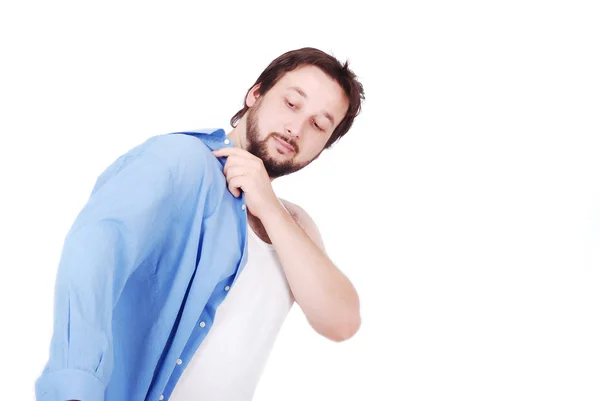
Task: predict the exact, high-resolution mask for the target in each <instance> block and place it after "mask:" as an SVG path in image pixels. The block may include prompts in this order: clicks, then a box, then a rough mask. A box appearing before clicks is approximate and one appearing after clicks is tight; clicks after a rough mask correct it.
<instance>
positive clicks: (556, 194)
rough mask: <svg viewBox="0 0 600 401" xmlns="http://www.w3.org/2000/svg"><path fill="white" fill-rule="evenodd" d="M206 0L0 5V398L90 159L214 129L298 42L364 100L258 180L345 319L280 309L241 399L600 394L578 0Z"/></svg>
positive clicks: (591, 164) (47, 302)
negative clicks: (324, 262)
mask: <svg viewBox="0 0 600 401" xmlns="http://www.w3.org/2000/svg"><path fill="white" fill-rule="evenodd" d="M217 3H219V2H216V1H213V2H205V1H202V2H200V1H197V2H191V1H190V2H176V1H171V2H161V4H157V2H136V3H133V2H126V1H113V2H107V1H104V2H96V3H95V4H94V5H91V4H87V3H86V4H84V2H75V1H73V2H65V1H48V2H46V1H37V2H27V1H20V2H16V1H14V2H6V3H4V2H3V3H2V5H1V6H0V41H1V42H0V45H1V47H0V51H1V56H0V57H1V63H0V68H1V74H0V135H1V136H0V167H1V168H0V182H1V184H0V185H1V186H0V188H1V189H2V195H1V198H0V202H1V207H0V236H1V242H0V244H1V245H0V246H1V260H0V275H1V277H0V308H1V320H0V321H1V324H2V329H1V330H0V334H1V336H2V340H1V342H0V381H1V382H2V383H1V386H0V388H1V391H2V399H6V400H33V398H34V396H33V383H34V381H35V379H36V378H37V377H38V375H39V373H40V372H41V369H42V368H43V365H44V363H45V362H46V359H47V357H48V347H49V342H50V336H51V324H52V302H53V284H54V277H55V273H56V268H57V264H58V260H59V256H60V252H61V247H62V243H63V240H64V236H65V235H66V233H67V231H68V229H69V228H70V225H71V224H72V222H73V220H74V218H75V216H76V214H77V213H78V212H79V210H80V209H81V207H82V206H83V205H84V203H85V202H86V200H87V198H88V196H89V193H90V191H91V189H92V186H93V184H94V182H95V179H96V178H97V176H98V175H99V174H100V173H101V172H102V171H103V169H104V168H105V167H106V166H108V165H109V164H110V163H111V162H112V161H113V160H114V159H115V158H116V157H118V156H119V155H120V154H122V153H124V152H126V151H127V150H128V149H130V148H131V147H133V146H135V145H137V144H139V143H141V142H142V141H144V140H145V139H147V138H148V137H149V136H152V135H156V134H163V133H167V132H173V131H180V130H187V129H196V128H201V127H224V128H226V129H228V128H229V126H228V122H229V118H230V117H231V116H232V115H233V114H234V113H235V112H236V111H237V110H238V108H239V107H240V105H241V104H242V99H243V97H244V95H245V93H246V90H247V89H248V88H249V87H250V86H251V85H252V83H253V82H254V80H255V79H256V77H257V76H258V75H259V74H260V72H261V71H262V70H263V68H265V67H266V65H267V64H268V63H269V62H270V61H271V60H272V59H273V58H275V57H277V56H278V55H279V54H281V53H283V52H284V51H287V50H290V49H294V48H298V47H302V46H314V47H318V48H321V49H322V50H325V51H327V52H330V53H333V54H334V55H335V56H337V57H338V58H340V59H342V60H345V59H347V58H348V59H349V60H350V65H351V68H353V69H354V70H355V72H356V73H357V74H358V75H359V77H360V79H361V81H362V82H363V84H364V86H365V91H366V96H367V100H366V102H365V104H364V111H363V113H362V115H361V116H360V117H359V118H358V119H357V121H356V124H355V127H354V128H353V129H352V130H351V131H350V133H349V134H348V135H347V136H346V137H345V138H344V139H342V141H341V142H339V143H338V144H337V145H335V146H334V147H333V148H332V149H331V150H330V151H327V152H325V153H324V154H323V156H322V157H321V158H320V159H319V160H318V161H317V162H315V163H314V164H313V165H311V166H309V167H307V168H306V169H305V170H303V171H301V172H299V173H297V174H296V175H294V176H290V177H286V178H282V179H281V180H280V181H276V182H275V189H276V191H277V193H278V195H279V196H281V197H283V198H286V199H289V200H291V201H293V202H296V203H298V204H300V205H301V206H303V207H304V208H305V209H306V210H307V211H308V212H309V213H310V214H311V215H312V217H313V218H314V219H315V221H316V222H317V224H318V225H319V228H320V230H321V232H322V235H323V237H324V239H325V243H326V246H327V250H328V252H329V255H330V256H331V258H332V259H333V260H334V261H335V262H336V263H337V264H338V265H339V267H340V268H341V269H342V270H343V271H344V272H345V273H346V274H347V275H348V276H349V277H350V279H351V280H352V281H353V283H354V284H355V286H356V287H357V289H358V291H359V293H360V295H361V302H362V316H363V326H362V328H361V330H360V331H359V333H358V334H357V335H356V336H355V337H353V338H352V339H351V340H349V341H347V342H344V343H339V344H338V343H333V342H330V341H328V340H326V339H324V338H321V337H319V336H318V335H317V334H316V333H314V332H313V331H312V329H310V327H309V326H308V324H307V323H306V322H305V320H304V318H303V316H302V315H301V312H300V310H299V308H297V307H295V308H294V309H293V312H292V314H291V315H290V317H289V320H288V321H287V323H286V325H285V326H284V328H283V329H282V332H281V336H280V337H279V339H278V341H277V343H276V345H275V348H274V350H273V353H272V358H271V359H270V361H269V364H268V366H267V368H266V371H265V373H264V376H263V380H262V381H261V383H260V385H259V388H258V390H257V393H256V397H255V400H256V401H267V400H290V401H291V400H315V401H318V400H365V401H371V400H411V401H412V400H461V401H466V400H477V401H479V400H486V401H487V400H511V401H512V400H569V401H571V400H577V401H583V400H598V399H600V345H599V342H600V285H599V284H600V157H599V156H598V155H599V154H600V140H599V135H600V130H599V128H600V78H599V77H600V73H599V72H600V56H599V54H600V29H599V25H600V24H599V23H598V21H599V20H600V14H599V13H598V11H597V10H596V9H594V7H593V3H594V2H592V1H590V2H577V1H562V2H560V1H544V2H542V1H539V2H533V1H503V2H499V1H498V2H489V1H471V2H467V1H459V2H442V1H439V2H431V1H419V2H409V3H398V4H396V3H392V2H390V3H387V4H384V3H383V2H381V1H379V2H378V1H368V2H363V3H361V4H353V3H349V2H343V1H295V2H283V1H277V2H275V1H274V2H245V3H243V4H242V3H240V4H239V5H235V4H232V3H231V4H229V2H223V3H221V4H217ZM392 7H394V8H395V9H393V8H392ZM83 401H85V400H83Z"/></svg>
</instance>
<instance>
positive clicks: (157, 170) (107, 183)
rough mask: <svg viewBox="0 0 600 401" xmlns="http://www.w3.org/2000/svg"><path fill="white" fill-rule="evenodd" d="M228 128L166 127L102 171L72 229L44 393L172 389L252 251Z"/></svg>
mask: <svg viewBox="0 0 600 401" xmlns="http://www.w3.org/2000/svg"><path fill="white" fill-rule="evenodd" d="M224 146H227V147H232V146H233V142H232V141H231V140H230V139H229V138H228V137H227V136H226V134H225V131H224V130H222V129H215V130H200V131H192V132H179V133H171V134H164V135H158V136H154V137H151V138H149V139H148V140H146V141H145V142H144V143H142V144H140V145H138V146H136V147H134V148H133V149H131V150H130V151H129V152H127V153H126V154H124V155H122V156H121V157H119V158H118V159H117V160H116V161H115V162H114V163H113V164H111V165H110V166H109V167H108V168H107V169H106V170H105V171H104V172H103V173H102V174H101V175H100V176H99V177H98V180H97V182H96V185H95V186H94V189H93V191H92V193H91V195H90V198H89V200H88V202H87V203H86V205H85V206H84V208H83V210H82V211H81V212H80V214H79V215H78V216H77V218H76V220H75V222H74V224H73V226H72V227H71V229H70V230H69V232H68V234H67V236H66V239H65V243H64V248H63V251H62V255H61V258H60V263H59V267H58V273H57V278H56V284H55V304H54V332H53V335H52V340H51V344H50V356H49V360H48V362H47V364H46V366H45V367H44V370H43V372H42V374H41V376H40V377H39V378H38V379H37V381H36V383H35V392H36V398H37V400H39V401H42V400H43V401H66V400H81V401H103V400H106V401H125V400H127V401H138V400H157V401H158V400H161V399H164V400H168V399H169V396H170V395H171V393H172V391H173V389H174V387H175V384H176V383H177V380H178V379H179V378H180V376H181V374H182V372H183V370H184V369H185V367H186V365H187V363H188V362H189V361H190V359H191V358H192V355H193V354H194V352H195V351H196V349H197V348H198V346H199V345H200V343H201V342H202V341H203V340H204V338H205V337H206V334H207V333H208V331H209V330H210V328H211V327H212V323H213V319H214V317H215V312H216V309H217V307H218V306H219V305H220V304H221V302H223V300H224V299H225V297H226V295H227V293H228V289H229V288H230V287H231V286H233V284H234V283H235V281H236V278H237V277H238V275H239V273H240V272H241V270H242V269H243V267H244V265H245V263H246V260H247V214H246V208H245V203H244V195H243V193H242V195H241V196H240V197H239V198H236V197H234V196H233V195H232V194H231V193H230V192H229V190H228V189H227V182H226V179H225V176H224V175H223V167H224V165H225V161H226V158H224V157H223V158H216V157H215V156H214V155H213V154H212V153H211V151H212V150H216V149H219V148H222V147H224Z"/></svg>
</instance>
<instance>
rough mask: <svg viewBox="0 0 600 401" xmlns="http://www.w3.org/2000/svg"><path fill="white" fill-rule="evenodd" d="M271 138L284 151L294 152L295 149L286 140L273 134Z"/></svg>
mask: <svg viewBox="0 0 600 401" xmlns="http://www.w3.org/2000/svg"><path fill="white" fill-rule="evenodd" d="M273 139H274V140H275V144H276V145H277V147H278V148H279V149H281V150H283V151H284V153H294V152H296V150H295V149H294V148H293V147H292V145H290V144H289V143H287V142H285V141H283V140H281V139H279V138H278V137H276V136H273Z"/></svg>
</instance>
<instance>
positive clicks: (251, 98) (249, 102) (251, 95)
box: [246, 84, 260, 107]
mask: <svg viewBox="0 0 600 401" xmlns="http://www.w3.org/2000/svg"><path fill="white" fill-rule="evenodd" d="M259 88H260V84H256V85H254V86H253V87H252V88H250V90H249V91H248V94H247V95H246V106H248V107H252V106H254V104H255V103H256V101H257V100H258V98H259V96H260V93H259V92H258V89H259Z"/></svg>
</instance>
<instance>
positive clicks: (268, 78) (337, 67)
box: [231, 47, 365, 148]
mask: <svg viewBox="0 0 600 401" xmlns="http://www.w3.org/2000/svg"><path fill="white" fill-rule="evenodd" d="M305 65H313V66H315V67H318V68H320V69H321V70H322V71H323V72H324V73H325V74H327V75H328V76H329V77H331V78H332V79H334V80H335V81H336V82H337V83H338V84H339V85H340V86H341V87H342V89H343V90H344V92H345V93H346V96H347V97H348V102H349V105H348V111H346V115H345V116H344V118H343V119H342V121H340V123H339V124H338V126H337V127H336V128H335V130H334V131H333V134H331V138H329V140H328V141H327V143H326V144H325V148H328V147H330V146H331V145H332V144H333V143H334V142H336V141H337V140H339V139H340V138H341V137H342V136H344V135H345V134H346V133H347V132H348V130H350V127H352V123H353V122H354V118H355V117H356V116H357V115H358V114H359V113H360V110H361V103H362V101H363V100H364V98H365V94H364V89H363V86H362V84H361V83H360V82H359V81H358V80H357V78H356V75H355V74H354V72H352V70H350V68H348V61H347V60H346V62H345V63H344V64H343V65H342V64H341V63H340V61H338V60H337V59H336V58H335V57H333V56H331V55H329V54H327V53H325V52H323V51H321V50H318V49H315V48H312V47H304V48H301V49H297V50H291V51H289V52H287V53H284V54H282V55H281V56H279V57H277V58H276V59H275V60H273V61H272V62H271V64H269V65H268V66H267V68H266V69H265V70H264V71H263V72H262V74H260V76H259V77H258V79H257V80H256V82H255V83H254V85H252V87H250V89H248V92H247V93H246V96H247V95H248V93H249V92H250V90H251V89H252V88H253V87H254V86H256V85H257V84H260V87H259V89H258V93H259V95H260V96H263V95H264V94H265V93H267V92H268V91H269V89H271V88H272V87H273V85H275V84H276V83H277V81H279V79H280V78H281V77H282V76H283V75H284V74H285V73H287V72H290V71H293V70H295V69H296V68H298V67H301V66H305ZM244 99H245V98H244ZM246 111H248V106H247V105H246V102H245V100H244V107H243V108H242V109H241V110H240V111H238V112H237V113H235V115H234V116H233V117H231V126H232V127H235V126H236V125H237V123H238V122H239V120H240V119H241V118H242V117H243V115H244V114H245V113H246Z"/></svg>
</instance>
